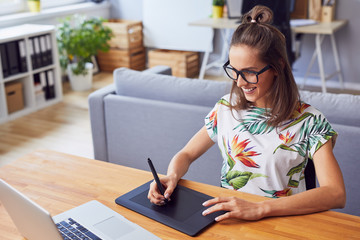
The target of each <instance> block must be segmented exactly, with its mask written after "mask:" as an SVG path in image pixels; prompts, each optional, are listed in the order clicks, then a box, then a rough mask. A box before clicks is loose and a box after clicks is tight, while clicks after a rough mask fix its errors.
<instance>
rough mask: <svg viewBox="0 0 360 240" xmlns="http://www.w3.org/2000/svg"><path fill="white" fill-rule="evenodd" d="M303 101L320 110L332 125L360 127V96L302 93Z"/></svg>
mask: <svg viewBox="0 0 360 240" xmlns="http://www.w3.org/2000/svg"><path fill="white" fill-rule="evenodd" d="M300 95H301V99H302V100H303V101H304V102H306V103H309V104H310V105H312V106H314V107H315V108H317V109H319V110H320V111H321V112H322V113H323V114H324V115H325V117H326V118H327V119H328V120H329V122H330V123H340V124H344V125H349V126H357V127H360V111H359V110H360V96H358V95H350V94H334V93H320V92H309V91H300Z"/></svg>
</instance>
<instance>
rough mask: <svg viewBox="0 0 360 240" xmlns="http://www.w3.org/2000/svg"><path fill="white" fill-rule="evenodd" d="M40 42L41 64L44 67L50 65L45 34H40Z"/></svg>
mask: <svg viewBox="0 0 360 240" xmlns="http://www.w3.org/2000/svg"><path fill="white" fill-rule="evenodd" d="M39 42H40V52H41V63H42V64H41V65H42V67H44V66H47V65H49V63H48V56H47V52H46V51H47V49H46V43H45V36H39Z"/></svg>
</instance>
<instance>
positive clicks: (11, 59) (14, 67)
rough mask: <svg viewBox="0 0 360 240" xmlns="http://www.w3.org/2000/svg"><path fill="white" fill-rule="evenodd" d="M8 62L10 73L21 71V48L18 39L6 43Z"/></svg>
mask: <svg viewBox="0 0 360 240" xmlns="http://www.w3.org/2000/svg"><path fill="white" fill-rule="evenodd" d="M6 48H7V57H8V64H9V69H10V75H14V74H17V73H19V72H20V63H19V60H18V59H19V58H18V56H19V48H18V44H17V42H16V41H14V42H8V43H6Z"/></svg>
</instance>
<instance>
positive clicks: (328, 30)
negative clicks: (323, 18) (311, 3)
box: [291, 20, 348, 35]
mask: <svg viewBox="0 0 360 240" xmlns="http://www.w3.org/2000/svg"><path fill="white" fill-rule="evenodd" d="M347 23H348V21H347V20H335V21H332V22H320V23H317V24H313V25H307V26H299V27H292V28H291V29H292V30H293V31H294V32H295V33H306V34H327V35H331V34H334V33H335V32H336V31H338V30H339V29H341V28H343V27H344V26H345V25H346V24H347Z"/></svg>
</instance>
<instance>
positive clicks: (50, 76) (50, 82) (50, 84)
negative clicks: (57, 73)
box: [46, 70, 55, 99]
mask: <svg viewBox="0 0 360 240" xmlns="http://www.w3.org/2000/svg"><path fill="white" fill-rule="evenodd" d="M46 80H47V88H48V92H49V95H48V97H49V98H48V99H52V98H55V81H54V71H53V70H48V71H47V72H46Z"/></svg>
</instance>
